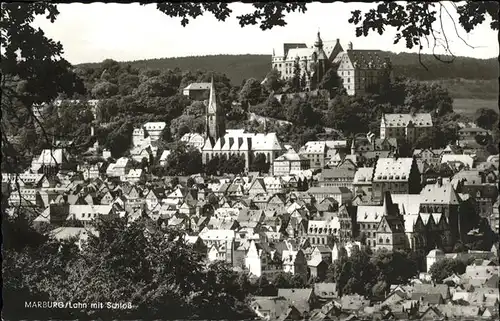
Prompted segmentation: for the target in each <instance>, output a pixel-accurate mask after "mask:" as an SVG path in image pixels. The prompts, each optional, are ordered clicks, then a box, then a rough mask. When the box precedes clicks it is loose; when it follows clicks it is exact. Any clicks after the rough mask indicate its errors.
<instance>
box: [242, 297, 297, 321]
mask: <svg viewBox="0 0 500 321" xmlns="http://www.w3.org/2000/svg"><path fill="white" fill-rule="evenodd" d="M289 306H290V304H289V302H288V300H287V299H285V298H283V297H264V296H254V297H253V298H252V299H251V302H250V308H251V309H252V311H253V312H254V313H255V314H256V315H257V317H259V318H261V319H262V320H266V321H270V320H277V319H278V317H280V316H281V315H282V314H283V313H285V311H286V310H288V307H289Z"/></svg>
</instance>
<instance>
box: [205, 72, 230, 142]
mask: <svg viewBox="0 0 500 321" xmlns="http://www.w3.org/2000/svg"><path fill="white" fill-rule="evenodd" d="M206 115H207V119H206V124H207V128H206V135H207V137H210V138H211V139H212V140H213V141H214V142H215V141H217V140H218V139H219V138H220V137H222V136H224V134H225V133H226V128H225V120H224V113H223V111H222V110H221V108H220V107H219V106H218V104H217V99H216V94H215V86H214V79H213V77H212V82H211V84H210V98H209V101H208V105H207V111H206Z"/></svg>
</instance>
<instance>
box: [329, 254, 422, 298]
mask: <svg viewBox="0 0 500 321" xmlns="http://www.w3.org/2000/svg"><path fill="white" fill-rule="evenodd" d="M417 267H418V262H417V259H416V258H414V257H412V256H410V255H409V254H408V253H406V252H398V251H395V252H389V251H384V250H381V251H377V252H375V253H373V254H372V253H371V251H370V249H368V248H366V247H363V248H362V249H357V248H355V249H354V250H353V252H352V253H351V256H350V257H348V256H347V253H346V251H345V250H343V251H342V252H341V253H340V255H339V259H338V260H337V261H335V263H333V264H332V265H330V267H329V269H328V273H327V281H333V282H336V283H337V288H338V290H339V294H341V295H344V294H354V293H357V294H360V295H365V296H368V297H371V296H375V297H380V296H381V295H382V294H384V293H385V291H387V290H388V288H389V286H388V285H391V284H404V283H406V282H408V281H409V280H410V279H411V278H412V277H414V276H416V275H417V274H418V270H417Z"/></svg>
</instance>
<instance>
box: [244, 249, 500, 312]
mask: <svg viewBox="0 0 500 321" xmlns="http://www.w3.org/2000/svg"><path fill="white" fill-rule="evenodd" d="M484 254H487V255H488V256H490V257H491V256H493V255H492V253H488V252H486V253H481V254H480V255H476V253H466V254H464V255H468V256H471V257H481V256H483V257H484V256H485V255H484ZM495 259H496V260H497V261H498V258H495ZM493 264H494V263H492V261H491V260H488V259H480V258H478V259H476V260H475V261H474V263H473V264H471V265H469V266H468V267H467V269H466V271H465V273H464V274H462V275H456V274H454V275H452V276H450V277H448V278H447V279H445V280H444V282H443V283H442V284H434V283H432V282H428V281H425V280H424V279H422V278H416V279H414V280H411V282H410V284H408V285H392V286H391V287H390V291H388V292H387V294H386V295H385V297H384V298H383V299H380V300H377V301H373V300H369V299H367V298H365V297H363V296H360V295H356V294H354V295H342V296H339V295H338V291H337V286H336V283H326V282H321V283H315V284H314V286H313V287H311V288H295V289H278V293H277V295H275V296H255V297H253V298H252V301H251V304H250V307H251V309H252V310H253V311H254V312H255V314H256V315H257V316H259V317H260V318H261V319H263V320H280V321H285V320H314V321H316V320H317V321H324V320H454V319H456V320H459V319H465V320H479V319H483V320H494V319H497V318H498V300H499V292H498V279H499V278H498V276H499V269H498V266H495V265H493Z"/></svg>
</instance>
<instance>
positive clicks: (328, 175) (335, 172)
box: [321, 167, 356, 181]
mask: <svg viewBox="0 0 500 321" xmlns="http://www.w3.org/2000/svg"><path fill="white" fill-rule="evenodd" d="M355 174H356V171H355V170H353V169H349V168H343V167H334V168H325V169H323V171H322V172H321V180H323V181H326V180H329V179H333V178H347V179H354V177H355Z"/></svg>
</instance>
